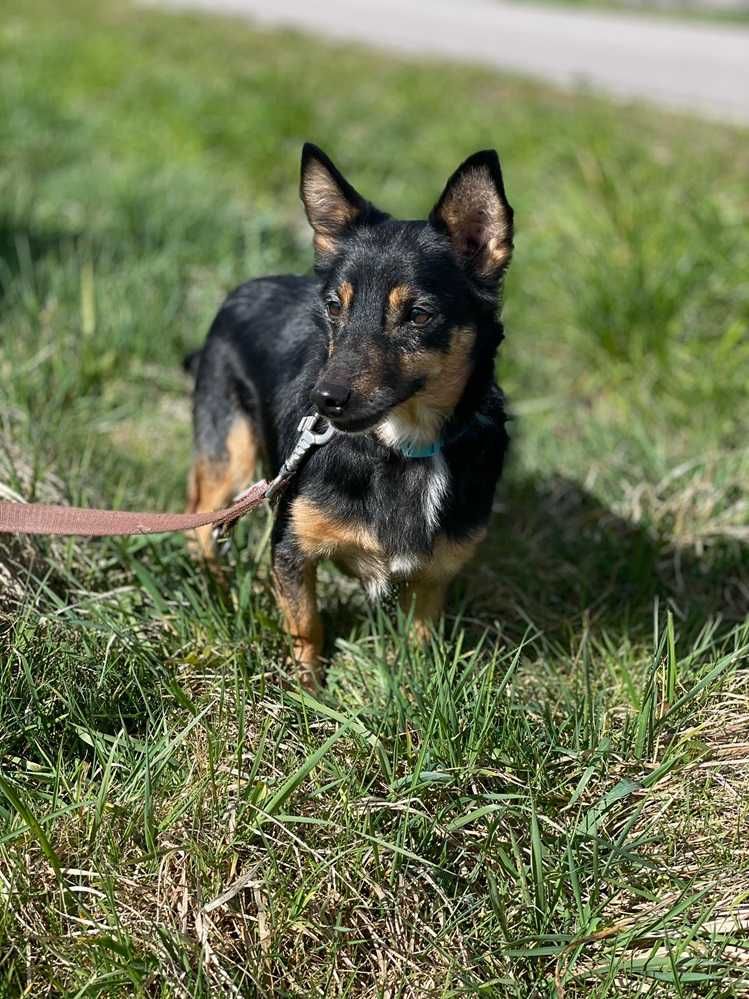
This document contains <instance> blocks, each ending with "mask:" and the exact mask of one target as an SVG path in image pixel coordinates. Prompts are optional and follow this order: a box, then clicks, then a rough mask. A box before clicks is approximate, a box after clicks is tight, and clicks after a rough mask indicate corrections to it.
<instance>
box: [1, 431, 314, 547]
mask: <svg viewBox="0 0 749 999" xmlns="http://www.w3.org/2000/svg"><path fill="white" fill-rule="evenodd" d="M320 420H321V418H320V417H318V416H305V418H304V419H303V420H302V421H301V423H300V424H299V427H298V430H299V440H298V441H297V443H296V445H295V447H294V450H293V451H292V452H291V454H290V455H289V457H288V458H287V459H286V461H285V462H284V464H283V465H282V467H281V470H280V472H279V473H278V475H277V476H276V477H275V479H273V481H272V482H266V480H265V479H261V481H260V482H256V483H255V485H254V486H250V488H249V489H247V490H246V491H245V492H243V493H240V495H239V496H237V498H236V499H235V501H234V502H233V503H232V505H231V506H228V507H226V508H225V509H223V510H215V511H213V512H209V513H205V512H204V513H134V512H131V511H127V510H96V509H92V508H89V507H79V506H55V505H53V504H49V503H6V502H0V534H56V535H78V536H81V537H86V538H104V537H113V536H114V535H120V534H166V533H169V532H171V531H192V530H194V529H195V528H196V527H205V526H206V525H208V524H213V525H214V526H215V528H217V529H221V532H222V533H223V532H225V531H227V530H228V529H229V528H231V527H232V526H233V525H234V523H235V522H236V521H237V520H239V518H240V517H242V516H244V514H246V513H249V512H250V511H251V510H254V509H255V508H256V507H258V506H260V504H261V503H262V502H263V500H265V499H268V500H272V499H275V497H276V496H277V495H278V493H279V492H280V491H281V489H283V487H284V486H285V485H286V483H287V482H288V480H289V479H290V478H291V476H292V475H293V474H294V472H295V471H296V469H297V468H298V466H299V464H300V462H301V461H302V459H303V458H304V456H305V455H306V454H307V452H308V451H309V449H310V448H311V447H319V446H320V445H322V444H327V442H328V441H329V440H330V438H331V437H332V436H333V433H334V430H333V427H331V426H330V425H329V424H328V425H326V426H325V427H324V429H323V430H322V431H315V429H314V428H315V425H316V424H317V423H318V422H320ZM323 422H325V421H323Z"/></svg>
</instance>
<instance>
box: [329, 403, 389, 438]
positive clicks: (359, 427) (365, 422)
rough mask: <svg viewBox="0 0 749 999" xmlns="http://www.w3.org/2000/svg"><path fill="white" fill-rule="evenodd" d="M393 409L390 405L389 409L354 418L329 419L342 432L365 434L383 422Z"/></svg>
mask: <svg viewBox="0 0 749 999" xmlns="http://www.w3.org/2000/svg"><path fill="white" fill-rule="evenodd" d="M391 409H392V406H388V407H387V409H383V410H380V411H379V412H377V413H375V414H374V415H367V416H359V417H353V418H344V417H338V418H337V419H336V418H335V417H333V418H331V417H328V419H329V420H330V423H331V424H332V426H334V427H335V429H336V430H337V431H338V432H339V433H341V434H365V433H366V432H367V431H368V430H373V429H374V428H375V427H376V426H377V425H378V424H379V423H382V421H383V420H384V419H385V417H386V416H387V414H388V413H389V412H390V410H391Z"/></svg>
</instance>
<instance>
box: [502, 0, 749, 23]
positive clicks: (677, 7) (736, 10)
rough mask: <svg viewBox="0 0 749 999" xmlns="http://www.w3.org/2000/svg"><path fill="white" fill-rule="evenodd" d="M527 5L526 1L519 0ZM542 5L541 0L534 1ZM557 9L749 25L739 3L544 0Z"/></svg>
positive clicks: (748, 11)
mask: <svg viewBox="0 0 749 999" xmlns="http://www.w3.org/2000/svg"><path fill="white" fill-rule="evenodd" d="M515 2H517V3H525V2H526V0H515ZM530 2H531V3H538V2H539V0H530ZM540 2H542V3H549V4H552V5H554V6H560V5H561V6H564V7H585V8H588V9H590V10H604V11H606V10H608V11H615V12H617V13H621V14H632V15H634V16H642V17H652V18H666V19H668V20H671V21H697V22H700V21H705V22H708V23H710V22H712V23H713V24H725V25H727V26H730V25H732V24H735V25H739V26H740V27H744V26H746V24H747V23H749V8H747V7H746V5H744V6H741V5H739V4H738V3H737V4H735V5H733V6H725V7H717V6H716V7H712V6H709V5H707V4H705V3H703V2H702V0H697V2H690V0H655V2H653V0H540Z"/></svg>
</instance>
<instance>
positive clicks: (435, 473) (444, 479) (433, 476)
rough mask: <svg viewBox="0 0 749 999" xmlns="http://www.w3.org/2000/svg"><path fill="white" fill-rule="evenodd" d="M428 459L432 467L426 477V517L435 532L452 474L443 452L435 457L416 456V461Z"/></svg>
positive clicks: (431, 529)
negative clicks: (449, 473)
mask: <svg viewBox="0 0 749 999" xmlns="http://www.w3.org/2000/svg"><path fill="white" fill-rule="evenodd" d="M422 460H427V461H429V462H430V463H431V465H432V467H431V469H430V470H429V474H428V475H427V478H426V485H425V487H424V496H423V504H424V517H425V518H426V522H427V526H428V528H429V530H430V531H432V532H434V531H435V530H436V528H437V524H438V522H439V516H440V510H441V509H442V504H443V503H444V502H445V499H446V497H447V494H448V491H449V489H450V476H449V475H448V471H447V463H446V462H445V459H444V458H443V457H442V455H441V454H436V455H435V456H434V457H433V458H428V459H421V458H414V461H422Z"/></svg>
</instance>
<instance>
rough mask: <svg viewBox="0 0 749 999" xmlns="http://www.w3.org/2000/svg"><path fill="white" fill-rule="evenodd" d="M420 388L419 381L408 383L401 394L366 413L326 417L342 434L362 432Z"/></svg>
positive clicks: (385, 416)
mask: <svg viewBox="0 0 749 999" xmlns="http://www.w3.org/2000/svg"><path fill="white" fill-rule="evenodd" d="M419 388H421V384H420V383H416V384H415V385H410V386H409V387H408V389H407V390H406V391H405V392H403V393H402V394H401V395H399V396H397V397H396V398H395V399H393V400H392V401H390V402H388V403H387V405H385V406H380V407H378V408H377V409H376V410H369V411H367V412H366V413H362V412H359V413H358V414H356V413H353V414H352V415H351V416H346V415H341V416H332V417H330V416H329V417H328V419H329V420H330V422H331V424H332V425H333V426H334V427H335V429H336V430H337V431H339V432H340V433H343V434H364V433H367V431H368V430H374V429H375V427H377V426H379V425H380V424H381V423H383V422H384V421H385V420H386V419H387V418H388V416H389V415H390V414H391V413H392V411H393V410H394V409H397V407H398V406H401V405H402V404H403V403H404V402H407V401H408V400H409V399H410V398H411V396H412V395H413V394H414V393H415V392H418V390H419Z"/></svg>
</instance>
